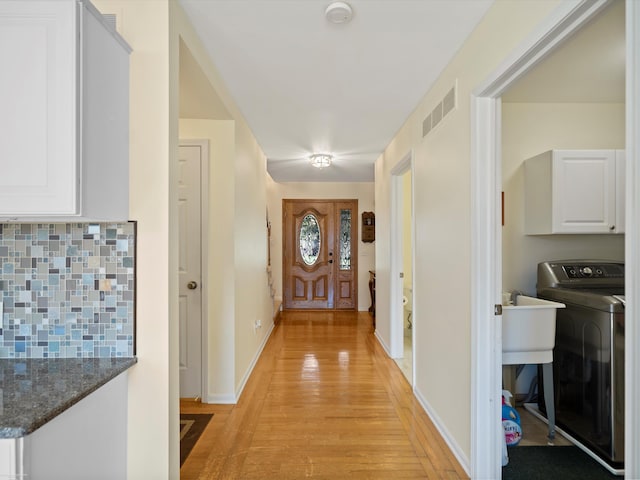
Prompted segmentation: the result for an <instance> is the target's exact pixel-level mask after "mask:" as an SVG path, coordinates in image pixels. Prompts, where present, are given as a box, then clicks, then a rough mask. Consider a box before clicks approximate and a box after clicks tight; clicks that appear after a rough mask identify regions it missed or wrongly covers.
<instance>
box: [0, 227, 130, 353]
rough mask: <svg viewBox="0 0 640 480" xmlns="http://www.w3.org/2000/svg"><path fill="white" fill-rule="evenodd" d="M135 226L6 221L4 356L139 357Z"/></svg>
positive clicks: (0, 243) (2, 244)
mask: <svg viewBox="0 0 640 480" xmlns="http://www.w3.org/2000/svg"><path fill="white" fill-rule="evenodd" d="M134 268H135V223H118V224H106V223H101V224H32V225H31V224H0V295H1V297H0V301H2V302H3V304H4V315H3V316H2V325H1V327H2V328H0V358H80V357H96V358H98V357H132V356H134V353H135V352H134V344H135V341H134V333H135V326H134V321H135V319H134V316H135V272H134Z"/></svg>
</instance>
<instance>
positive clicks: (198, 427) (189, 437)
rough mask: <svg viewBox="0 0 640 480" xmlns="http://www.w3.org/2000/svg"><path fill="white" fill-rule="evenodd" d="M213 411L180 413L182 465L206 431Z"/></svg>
mask: <svg viewBox="0 0 640 480" xmlns="http://www.w3.org/2000/svg"><path fill="white" fill-rule="evenodd" d="M211 417H213V413H181V414H180V466H182V464H183V463H184V461H185V460H186V459H187V457H188V456H189V454H190V453H191V449H192V448H193V446H194V445H195V444H196V442H197V441H198V438H200V435H202V432H204V429H205V428H206V426H207V424H208V423H209V420H211Z"/></svg>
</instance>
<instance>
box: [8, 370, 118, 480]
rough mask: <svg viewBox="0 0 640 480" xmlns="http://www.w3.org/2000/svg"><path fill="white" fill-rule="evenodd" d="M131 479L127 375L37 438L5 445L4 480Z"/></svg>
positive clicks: (42, 429) (40, 431) (44, 428)
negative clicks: (128, 451)
mask: <svg viewBox="0 0 640 480" xmlns="http://www.w3.org/2000/svg"><path fill="white" fill-rule="evenodd" d="M126 478H127V373H126V372H124V373H121V374H120V375H118V376H117V377H116V378H114V379H113V380H111V381H110V382H108V383H106V384H105V385H103V386H102V387H100V388H99V389H98V390H96V391H95V392H93V393H91V394H90V395H88V396H87V397H85V398H83V399H82V400H80V401H79V402H78V403H77V404H75V405H74V406H72V407H70V408H69V409H68V410H66V411H64V412H63V413H61V414H60V415H58V416H57V417H55V418H54V419H53V420H51V421H50V422H48V423H46V424H45V425H43V426H42V427H40V428H39V429H37V430H36V431H35V432H33V433H32V434H30V435H27V436H26V437H22V438H6V439H1V440H0V480H88V479H91V480H126Z"/></svg>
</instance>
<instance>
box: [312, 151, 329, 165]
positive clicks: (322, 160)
mask: <svg viewBox="0 0 640 480" xmlns="http://www.w3.org/2000/svg"><path fill="white" fill-rule="evenodd" d="M332 160H333V156H332V155H329V154H328V153H314V154H313V155H311V156H310V157H309V161H310V162H311V165H313V166H314V167H316V168H327V167H328V166H329V165H331V161H332Z"/></svg>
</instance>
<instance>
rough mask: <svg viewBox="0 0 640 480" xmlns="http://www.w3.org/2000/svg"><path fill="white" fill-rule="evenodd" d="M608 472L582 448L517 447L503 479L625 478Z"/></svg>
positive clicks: (576, 479) (575, 479)
mask: <svg viewBox="0 0 640 480" xmlns="http://www.w3.org/2000/svg"><path fill="white" fill-rule="evenodd" d="M622 478H623V477H621V476H620V477H618V476H616V475H613V474H611V473H610V472H609V471H607V470H606V469H605V468H604V467H603V466H602V465H600V464H599V463H598V462H596V461H595V460H594V459H593V458H591V457H590V456H589V455H587V454H586V453H584V452H583V451H582V450H580V449H579V448H578V447H575V446H567V447H513V448H509V464H508V465H506V466H505V467H502V479H503V480H550V479H561V480H611V479H619V480H620V479H622Z"/></svg>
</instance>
